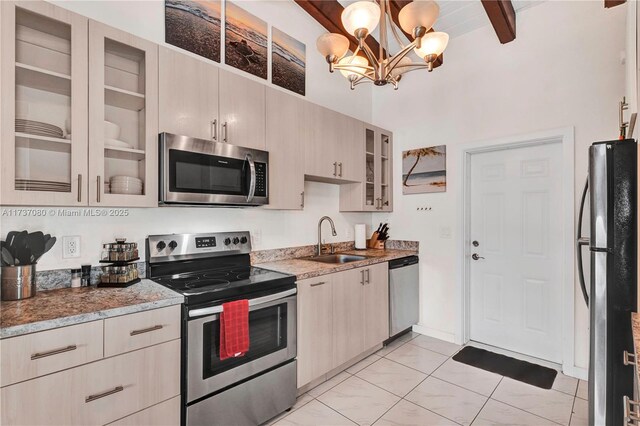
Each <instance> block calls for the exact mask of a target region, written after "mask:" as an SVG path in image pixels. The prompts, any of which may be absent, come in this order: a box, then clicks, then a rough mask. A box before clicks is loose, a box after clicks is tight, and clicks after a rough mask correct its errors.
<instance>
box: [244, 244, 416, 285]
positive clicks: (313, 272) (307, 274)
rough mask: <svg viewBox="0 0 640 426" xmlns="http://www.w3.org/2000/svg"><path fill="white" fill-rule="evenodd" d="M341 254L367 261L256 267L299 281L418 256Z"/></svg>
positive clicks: (382, 252)
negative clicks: (360, 257)
mask: <svg viewBox="0 0 640 426" xmlns="http://www.w3.org/2000/svg"><path fill="white" fill-rule="evenodd" d="M339 254H353V255H360V256H367V257H368V258H367V259H364V260H358V261H356V262H349V263H340V264H334V263H322V262H315V261H313V260H308V259H304V258H296V259H284V260H277V261H273V262H264V263H257V264H256V265H255V266H257V267H259V268H264V269H270V270H272V271H276V272H282V273H285V274H291V275H295V276H296V278H297V279H299V280H304V279H306V278H314V277H318V276H320V275H326V274H332V273H334V272H341V271H346V270H349V269H355V268H361V267H363V266H367V265H374V264H376V263H382V262H388V261H390V260H393V259H399V258H401V257H406V256H413V255H417V254H418V252H417V251H416V250H347V251H341V252H339Z"/></svg>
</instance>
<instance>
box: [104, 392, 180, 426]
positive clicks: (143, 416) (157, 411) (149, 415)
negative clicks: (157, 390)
mask: <svg viewBox="0 0 640 426" xmlns="http://www.w3.org/2000/svg"><path fill="white" fill-rule="evenodd" d="M179 424H180V397H179V396H176V397H175V398H171V399H170V400H168V401H164V402H161V403H160V404H157V405H154V406H153V407H149V408H147V409H145V410H142V411H139V412H137V413H135V414H132V415H130V416H127V417H125V418H124V419H120V420H117V421H115V422H113V423H109V425H112V426H139V425H144V426H161V425H162V426H165V425H166V426H176V425H179Z"/></svg>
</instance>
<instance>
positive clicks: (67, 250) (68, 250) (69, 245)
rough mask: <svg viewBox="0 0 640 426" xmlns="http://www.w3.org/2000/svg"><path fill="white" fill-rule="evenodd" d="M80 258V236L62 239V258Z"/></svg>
mask: <svg viewBox="0 0 640 426" xmlns="http://www.w3.org/2000/svg"><path fill="white" fill-rule="evenodd" d="M74 257H80V236H79V235H74V236H71V237H62V258H63V259H72V258H74Z"/></svg>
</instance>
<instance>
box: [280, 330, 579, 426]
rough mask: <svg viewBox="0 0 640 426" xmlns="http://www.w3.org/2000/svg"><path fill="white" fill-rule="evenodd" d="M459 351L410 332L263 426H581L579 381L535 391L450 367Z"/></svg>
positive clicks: (479, 372)
mask: <svg viewBox="0 0 640 426" xmlns="http://www.w3.org/2000/svg"><path fill="white" fill-rule="evenodd" d="M460 349H461V347H460V346H458V345H454V344H452V343H448V342H444V341H442V340H437V339H433V338H431V337H427V336H422V335H418V334H415V333H410V334H408V335H406V336H403V337H402V338H401V339H398V340H396V341H395V342H393V343H392V344H390V345H389V346H387V347H385V348H382V349H381V350H379V351H378V352H377V353H375V354H373V355H371V356H370V357H368V358H366V359H364V360H363V361H361V362H359V363H357V364H355V365H353V366H351V367H349V368H348V369H347V370H345V371H343V372H341V373H340V374H338V375H337V376H335V377H333V378H332V379H330V380H329V381H327V382H325V383H323V384H321V385H319V386H317V387H316V388H314V389H311V390H309V391H308V392H307V393H305V394H304V395H301V396H300V397H299V398H298V401H297V403H296V405H295V406H294V407H293V409H292V410H291V411H290V412H288V413H283V414H282V415H280V416H279V417H277V418H275V419H272V420H271V421H270V422H268V424H269V425H276V426H284V425H310V426H311V425H313V426H334V425H376V426H380V425H388V426H391V425H420V426H424V425H465V426H466V425H531V426H538V425H569V426H579V425H587V424H588V421H587V400H586V388H587V387H586V382H584V381H581V380H577V379H574V378H571V377H567V376H564V375H563V374H561V373H558V377H557V378H556V380H555V382H554V384H553V388H552V389H550V390H545V389H540V388H537V387H534V386H530V385H527V384H525V383H522V382H518V381H515V380H512V379H509V378H508V377H503V376H500V375H497V374H494V373H490V372H488V371H484V370H481V369H478V368H475V367H471V366H468V365H466V364H461V363H459V362H456V361H453V360H452V359H451V357H452V356H453V355H455V354H456V352H458V351H459V350H460Z"/></svg>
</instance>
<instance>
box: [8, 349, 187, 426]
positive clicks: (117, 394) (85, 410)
mask: <svg viewBox="0 0 640 426" xmlns="http://www.w3.org/2000/svg"><path fill="white" fill-rule="evenodd" d="M179 394H180V341H179V340H173V341H171V342H166V343H162V344H160V345H157V346H152V347H150V348H146V349H141V350H138V351H133V352H129V353H127V354H124V355H119V356H116V357H112V358H107V359H103V360H101V361H96V362H94V363H91V364H86V365H83V366H81V367H76V368H72V369H69V370H65V371H61V372H58V373H55V374H51V375H48V376H44V377H40V378H38V379H34V380H29V381H26V382H22V383H18V384H15V385H12V386H7V387H4V388H2V389H0V400H1V401H0V403H1V404H2V409H1V414H0V416H1V417H0V424H3V425H62V424H64V425H104V424H106V423H109V422H113V421H115V420H117V419H122V418H123V417H126V416H128V415H130V414H133V413H135V412H137V411H140V410H143V409H145V408H148V407H151V406H152V405H154V404H157V403H159V402H161V401H166V400H167V399H170V398H173V397H175V396H177V395H179Z"/></svg>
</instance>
